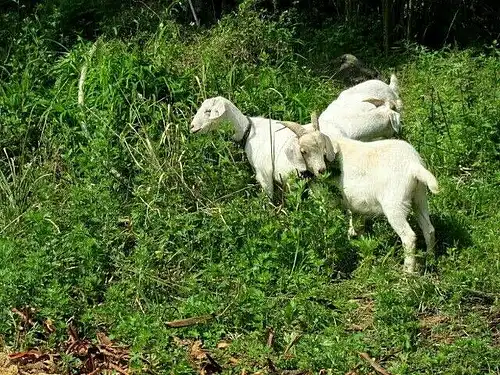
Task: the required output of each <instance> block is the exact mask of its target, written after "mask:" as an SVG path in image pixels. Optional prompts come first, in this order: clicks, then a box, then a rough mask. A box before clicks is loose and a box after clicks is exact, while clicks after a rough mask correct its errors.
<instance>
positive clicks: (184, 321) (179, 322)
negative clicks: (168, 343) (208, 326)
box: [165, 315, 214, 328]
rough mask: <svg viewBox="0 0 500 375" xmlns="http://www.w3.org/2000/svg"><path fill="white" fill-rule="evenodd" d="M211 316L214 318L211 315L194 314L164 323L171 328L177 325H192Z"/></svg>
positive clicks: (202, 321) (209, 318)
mask: <svg viewBox="0 0 500 375" xmlns="http://www.w3.org/2000/svg"><path fill="white" fill-rule="evenodd" d="M213 318H214V316H213V315H201V316H195V317H194V318H187V319H179V320H173V321H171V322H167V323H165V324H166V325H167V326H168V327H171V328H179V327H187V326H192V325H195V324H199V323H206V322H207V321H209V320H211V319H213Z"/></svg>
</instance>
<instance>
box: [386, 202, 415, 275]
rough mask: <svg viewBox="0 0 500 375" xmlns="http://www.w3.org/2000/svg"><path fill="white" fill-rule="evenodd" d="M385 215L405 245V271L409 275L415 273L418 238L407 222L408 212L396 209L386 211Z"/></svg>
mask: <svg viewBox="0 0 500 375" xmlns="http://www.w3.org/2000/svg"><path fill="white" fill-rule="evenodd" d="M384 213H385V216H386V217H387V220H388V221H389V224H390V225H391V227H392V229H394V231H395V232H396V233H397V234H398V236H399V237H400V238H401V242H402V243H403V250H404V271H405V272H408V273H413V272H415V266H416V258H415V242H416V239H417V237H416V235H415V232H414V231H413V230H412V229H411V227H410V224H408V221H407V220H406V217H407V214H406V212H405V211H404V212H403V210H400V209H397V208H396V209H389V210H384Z"/></svg>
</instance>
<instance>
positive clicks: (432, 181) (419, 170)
mask: <svg viewBox="0 0 500 375" xmlns="http://www.w3.org/2000/svg"><path fill="white" fill-rule="evenodd" d="M413 175H414V176H415V178H416V179H417V180H419V181H420V182H421V183H423V184H425V185H427V187H428V188H429V190H430V191H431V193H432V194H437V193H439V186H438V182H437V180H436V177H434V175H433V174H432V173H431V172H429V171H428V170H427V169H425V167H424V166H423V165H421V164H415V168H414V171H413Z"/></svg>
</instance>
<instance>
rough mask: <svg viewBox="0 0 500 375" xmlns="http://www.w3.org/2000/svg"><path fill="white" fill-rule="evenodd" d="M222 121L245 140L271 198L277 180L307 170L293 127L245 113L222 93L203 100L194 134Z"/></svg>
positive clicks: (250, 159)
mask: <svg viewBox="0 0 500 375" xmlns="http://www.w3.org/2000/svg"><path fill="white" fill-rule="evenodd" d="M223 121H228V122H230V123H231V124H232V125H233V127H234V136H233V139H234V140H235V141H237V142H241V143H242V145H243V147H244V149H245V152H246V155H247V157H248V161H249V162H250V164H251V166H252V167H253V169H254V171H255V178H256V179H257V181H258V182H259V183H260V185H261V186H262V188H263V189H264V191H265V192H266V194H267V195H268V196H269V197H272V196H273V193H274V181H277V182H279V183H284V182H286V180H287V178H288V176H289V175H290V174H291V173H293V172H295V173H299V174H302V173H305V172H307V168H306V164H305V162H304V159H303V157H302V155H301V154H300V150H299V145H298V142H297V137H296V136H295V134H294V133H293V132H292V131H291V130H289V129H287V128H286V127H284V126H283V125H281V124H280V123H279V122H278V121H276V120H271V119H266V118H263V117H248V116H245V115H244V114H243V113H242V112H241V111H240V110H239V109H238V108H236V106H235V105H234V104H233V103H231V102H230V101H229V100H228V99H226V98H223V97H221V96H218V97H214V98H210V99H206V100H205V101H204V102H203V103H202V105H201V107H200V108H199V109H198V112H196V115H195V116H194V118H193V120H192V122H191V133H198V132H199V133H206V132H209V131H211V130H214V129H216V128H217V127H218V126H219V124H221V123H222V122H223ZM273 180H274V181H273Z"/></svg>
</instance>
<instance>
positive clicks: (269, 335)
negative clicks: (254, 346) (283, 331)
mask: <svg viewBox="0 0 500 375" xmlns="http://www.w3.org/2000/svg"><path fill="white" fill-rule="evenodd" d="M273 340H274V329H273V328H272V327H269V328H268V331H267V346H268V347H269V348H271V347H272V346H273Z"/></svg>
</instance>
